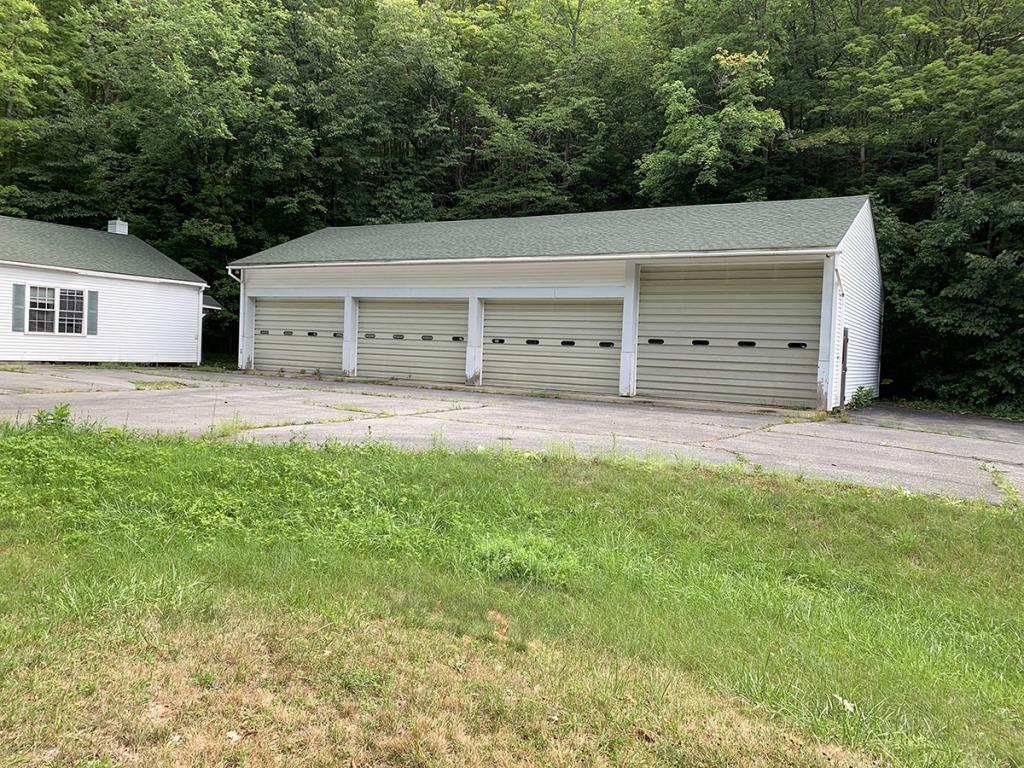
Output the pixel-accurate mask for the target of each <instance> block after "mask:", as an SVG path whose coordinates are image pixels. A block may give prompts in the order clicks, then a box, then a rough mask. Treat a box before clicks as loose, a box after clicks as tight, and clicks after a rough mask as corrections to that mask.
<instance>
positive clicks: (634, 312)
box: [619, 262, 640, 397]
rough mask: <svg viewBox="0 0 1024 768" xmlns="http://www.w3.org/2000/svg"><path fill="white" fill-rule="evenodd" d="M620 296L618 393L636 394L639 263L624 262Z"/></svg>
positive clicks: (623, 394) (626, 395)
mask: <svg viewBox="0 0 1024 768" xmlns="http://www.w3.org/2000/svg"><path fill="white" fill-rule="evenodd" d="M625 280H626V282H625V290H624V292H623V296H622V343H621V345H620V347H621V351H620V354H619V395H621V396H622V397H633V395H635V394H636V334H637V324H638V322H639V319H640V265H639V264H636V263H635V262H626V275H625Z"/></svg>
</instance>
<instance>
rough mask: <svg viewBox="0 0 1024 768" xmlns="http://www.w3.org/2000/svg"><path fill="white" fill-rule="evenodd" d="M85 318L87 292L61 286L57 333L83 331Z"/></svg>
mask: <svg viewBox="0 0 1024 768" xmlns="http://www.w3.org/2000/svg"><path fill="white" fill-rule="evenodd" d="M84 319H85V292H84V291H75V290H69V289H67V288H61V289H60V315H59V317H58V318H57V333H81V332H82V322H83V320H84Z"/></svg>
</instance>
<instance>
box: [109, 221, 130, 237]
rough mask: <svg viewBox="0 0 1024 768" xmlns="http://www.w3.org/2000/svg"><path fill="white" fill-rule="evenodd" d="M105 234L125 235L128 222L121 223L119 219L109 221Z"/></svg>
mask: <svg viewBox="0 0 1024 768" xmlns="http://www.w3.org/2000/svg"><path fill="white" fill-rule="evenodd" d="M107 232H112V233H114V234H115V235H127V234H128V222H127V221H121V220H120V219H111V220H110V221H108V222H107Z"/></svg>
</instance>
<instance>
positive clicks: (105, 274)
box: [0, 259, 210, 289]
mask: <svg viewBox="0 0 1024 768" xmlns="http://www.w3.org/2000/svg"><path fill="white" fill-rule="evenodd" d="M0 264H9V265H10V266H12V267H23V268H25V269H39V270H43V271H50V272H67V273H69V274H72V275H86V276H88V277H113V278H117V279H118V280H137V281H138V282H140V283H171V284H172V285H194V286H195V287H196V288H203V289H206V288H209V287H210V286H209V284H207V283H203V282H199V283H197V282H195V281H193V280H171V279H169V278H165V277H146V276H145V275H125V274H122V273H120V272H101V271H99V270H95V269H76V268H74V267H54V266H51V265H49V264H32V263H30V262H26V261H11V260H10V259H0Z"/></svg>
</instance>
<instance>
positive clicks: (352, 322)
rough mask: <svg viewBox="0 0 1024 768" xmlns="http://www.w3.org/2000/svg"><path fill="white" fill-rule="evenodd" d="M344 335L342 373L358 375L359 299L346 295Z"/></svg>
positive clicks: (344, 374) (342, 342)
mask: <svg viewBox="0 0 1024 768" xmlns="http://www.w3.org/2000/svg"><path fill="white" fill-rule="evenodd" d="M343 333H344V337H343V338H342V341H341V373H342V375H343V376H357V375H358V372H359V363H358V359H357V358H358V353H359V299H357V298H355V297H354V296H352V295H348V296H345V325H344V330H343Z"/></svg>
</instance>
